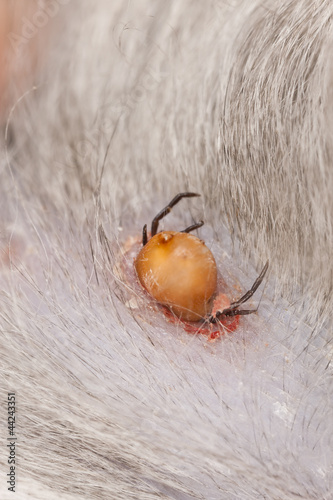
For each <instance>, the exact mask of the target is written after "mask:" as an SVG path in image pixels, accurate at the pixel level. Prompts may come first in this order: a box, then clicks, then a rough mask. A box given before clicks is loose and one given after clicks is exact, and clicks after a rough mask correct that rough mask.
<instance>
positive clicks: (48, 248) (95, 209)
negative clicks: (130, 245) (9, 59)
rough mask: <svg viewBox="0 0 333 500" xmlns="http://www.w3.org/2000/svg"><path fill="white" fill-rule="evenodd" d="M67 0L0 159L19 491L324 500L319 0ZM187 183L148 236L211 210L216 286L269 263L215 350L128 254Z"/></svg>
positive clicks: (1, 302) (6, 360) (244, 278)
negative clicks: (142, 283)
mask: <svg viewBox="0 0 333 500" xmlns="http://www.w3.org/2000/svg"><path fill="white" fill-rule="evenodd" d="M55 1H56V0H55ZM63 3H64V5H62V6H61V9H60V10H59V13H58V14H57V19H55V21H57V22H59V27H58V31H57V37H58V38H57V39H56V42H55V43H54V45H51V48H50V51H49V52H48V54H47V61H48V62H47V64H45V63H44V70H43V72H42V73H40V75H39V77H38V78H39V80H38V81H37V82H36V84H35V85H34V86H31V87H29V88H28V89H27V88H22V87H23V86H21V88H18V86H17V88H15V89H14V88H13V89H12V93H13V95H15V104H14V106H13V108H12V110H11V112H10V115H9V118H8V120H7V122H6V123H5V125H6V128H5V132H4V135H5V133H6V140H5V139H4V140H3V148H2V153H1V164H0V168H1V183H0V191H1V195H0V200H1V201H0V203H1V213H2V214H3V215H2V217H1V223H0V224H1V226H0V227H1V243H2V250H3V257H2V266H1V267H0V275H1V292H0V321H1V336H2V339H1V353H0V354H1V380H2V382H1V387H2V395H3V397H2V400H3V401H6V398H7V392H8V391H15V392H16V396H17V412H18V421H17V436H18V445H17V456H18V463H17V470H18V472H17V474H18V482H17V494H16V498H20V499H21V498H22V499H25V498H34V499H43V500H44V499H45V498H50V499H52V498H63V499H70V500H75V499H84V498H87V499H88V498H89V499H94V500H95V499H106V498H110V499H115V500H118V499H126V500H127V499H129V498H135V499H140V500H141V499H156V498H172V499H177V500H178V499H179V500H190V499H210V500H213V499H219V500H220V499H222V500H224V499H225V500H250V499H251V500H252V499H256V500H257V499H274V500H278V499H279V500H280V499H281V500H291V499H296V498H297V499H299V498H302V499H307V500H310V499H316V500H317V499H325V500H330V499H332V498H333V496H332V493H331V492H332V473H333V471H332V459H333V456H332V455H333V454H332V430H333V429H332V426H333V424H332V422H333V420H332V416H333V413H332V411H333V406H332V401H333V400H332V387H333V385H332V364H331V359H332V347H331V344H330V341H331V339H332V324H331V315H332V309H333V308H332V304H333V298H332V283H333V271H332V243H333V234H332V231H333V229H332V228H333V221H332V214H333V201H332V200H333V197H332V189H333V169H332V165H331V163H332V147H333V141H332V134H333V120H332V116H333V114H332V90H331V89H332V65H331V62H330V61H331V53H332V31H331V17H332V13H333V12H332V11H333V7H332V5H331V3H330V2H328V1H322V0H321V1H319V0H318V1H315V0H311V1H310V0H297V1H294V2H286V1H281V2H275V3H273V2H259V1H256V0H253V1H251V2H245V1H232V2H231V1H230V2H227V1H226V2H222V1H218V0H216V1H207V2H193V1H190V0H184V1H183V2H176V1H170V2H165V1H162V0H158V1H155V2H152V1H149V0H140V1H138V2H136V3H128V4H126V3H125V4H124V3H123V2H120V1H114V2H112V5H111V2H108V1H106V0H100V1H99V2H98V3H97V2H96V4H94V6H92V3H91V2H88V1H80V2H78V1H76V0H71V1H70V2H67V3H66V2H63ZM41 49H42V48H41ZM13 50H14V49H13ZM24 50H25V49H24ZM24 50H23V53H22V54H23V55H22V58H23V59H24ZM44 55H45V54H44ZM45 66H46V67H45ZM10 134H11V136H12V141H11V142H9V135H10ZM185 190H193V191H196V192H200V193H202V198H201V200H186V201H185V200H183V201H182V202H181V204H179V205H178V206H177V207H175V208H174V210H173V212H172V214H170V215H169V216H168V217H167V218H166V219H165V220H164V221H163V224H162V225H161V227H166V228H168V229H175V230H177V229H183V228H184V227H186V225H189V224H191V223H192V222H193V220H199V219H200V218H201V217H202V218H204V220H205V221H206V225H205V226H204V227H203V228H202V229H200V230H199V232H198V234H199V235H200V237H202V238H203V239H205V241H206V242H207V245H208V246H209V247H210V248H211V249H212V251H213V253H214V255H215V257H216V260H217V264H218V267H219V271H220V273H221V274H222V275H223V276H224V278H225V281H226V283H227V285H228V287H229V288H228V290H229V293H230V295H232V296H234V297H235V298H237V297H238V296H239V294H240V293H241V292H243V291H245V290H247V289H248V288H250V286H251V285H252V283H253V281H254V279H255V278H256V276H257V275H258V271H260V269H261V267H262V265H263V263H264V261H265V260H266V259H267V258H269V259H270V263H271V264H270V270H269V275H268V280H267V283H266V285H265V286H262V287H261V288H260V290H258V291H257V292H256V295H255V297H254V298H253V299H251V304H252V305H256V304H257V303H258V302H259V301H261V302H260V307H259V314H258V315H253V316H248V317H244V318H242V319H241V324H240V327H239V329H238V330H237V331H236V332H234V333H233V334H232V335H225V336H224V337H223V338H222V339H220V340H219V341H217V342H215V343H208V342H207V339H206V338H204V337H202V336H200V335H199V336H194V335H189V334H187V333H185V332H184V331H183V330H182V328H180V327H179V326H177V325H176V324H172V323H168V322H167V321H166V319H165V318H164V316H163V314H162V313H161V312H160V311H158V310H157V309H156V307H154V305H152V304H150V303H147V299H146V297H144V295H143V294H142V293H141V292H140V290H139V289H138V287H137V285H136V283H135V282H134V281H133V279H132V278H133V276H132V275H131V263H132V259H133V257H134V255H135V252H134V253H133V254H132V253H129V254H127V255H126V258H125V259H124V257H123V252H124V245H125V242H126V241H127V239H128V238H129V237H130V236H134V237H140V233H141V228H142V225H143V224H144V223H145V222H147V223H149V222H150V221H151V219H152V217H153V216H154V215H155V214H156V213H157V212H158V210H159V209H161V208H162V207H163V206H164V205H165V204H166V203H167V202H168V201H169V200H170V199H171V198H172V197H173V196H174V195H175V194H176V193H177V192H180V191H185ZM6 251H8V252H9V258H6V256H5V254H6ZM126 260H127V263H126ZM5 423H6V414H5V412H2V413H1V426H2V427H1V428H2V436H3V438H5V437H6V436H7V429H6V425H5ZM2 446H3V450H4V449H5V448H4V447H5V445H4V444H3V445H2ZM3 450H2V451H3ZM0 456H1V459H0V460H1V471H4V472H5V473H7V468H8V465H7V460H6V455H5V454H4V453H3V452H2V453H1V454H0ZM4 472H2V475H1V481H0V492H1V498H5V499H6V498H7V497H8V498H12V496H11V494H10V493H8V492H7V491H6V484H5V480H4V476H5V474H4Z"/></svg>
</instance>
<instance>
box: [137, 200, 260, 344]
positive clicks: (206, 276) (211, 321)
mask: <svg viewBox="0 0 333 500" xmlns="http://www.w3.org/2000/svg"><path fill="white" fill-rule="evenodd" d="M197 196H200V195H199V194H197V193H191V192H185V193H179V194H177V195H176V196H175V197H174V198H173V199H172V200H171V202H170V203H169V204H168V205H167V206H166V207H165V208H163V209H162V210H161V211H160V212H159V213H158V214H157V215H156V216H155V217H154V219H153V220H152V224H151V232H150V239H148V234H147V225H146V224H145V225H144V227H143V232H142V248H141V250H140V251H139V252H138V255H137V256H136V258H135V259H134V268H135V273H136V277H137V279H138V281H139V283H140V285H141V286H142V287H143V289H144V290H145V291H146V292H147V294H148V295H149V296H150V297H152V298H153V299H154V300H155V301H156V303H157V304H159V305H161V306H162V311H163V312H164V314H165V315H166V316H167V317H168V318H169V319H173V320H174V321H175V320H176V318H178V319H179V321H180V322H181V323H182V324H183V325H184V329H185V330H186V331H188V332H191V333H193V332H198V331H199V332H200V333H202V334H205V335H208V337H209V339H210V340H214V339H216V338H218V337H220V336H221V335H223V333H225V332H229V333H230V332H232V331H234V330H235V329H236V328H237V326H238V324H239V316H246V315H248V314H252V313H254V312H256V311H257V309H242V308H241V309H240V308H239V307H240V306H241V305H242V304H243V303H245V302H246V301H248V300H249V299H250V298H251V297H252V295H253V294H254V292H255V291H256V290H257V288H258V287H259V286H260V284H261V282H262V281H263V279H264V276H265V274H266V271H267V269H268V261H267V262H266V264H265V266H264V268H263V270H262V271H261V273H260V275H259V276H258V278H257V279H256V281H255V282H254V284H253V285H252V288H251V289H250V290H249V291H247V292H246V293H245V294H244V295H242V296H241V297H240V298H239V299H238V300H236V301H234V302H230V299H229V298H228V295H227V294H226V293H223V289H221V290H220V288H221V287H217V282H218V280H217V274H218V271H217V265H216V261H215V258H214V256H213V254H212V252H211V251H210V250H209V248H208V247H207V246H206V244H205V243H204V241H202V240H201V239H199V238H198V237H197V236H194V235H193V234H191V232H192V231H194V230H196V229H199V228H200V227H201V226H202V225H203V224H204V222H203V221H200V222H198V223H195V224H193V225H191V226H189V227H187V228H186V229H184V230H182V231H180V232H176V231H161V232H158V224H159V221H160V220H161V219H162V218H164V217H165V216H166V215H167V214H168V213H170V211H171V209H172V207H174V206H175V205H176V204H177V203H178V202H179V201H180V200H181V199H182V198H192V197H197Z"/></svg>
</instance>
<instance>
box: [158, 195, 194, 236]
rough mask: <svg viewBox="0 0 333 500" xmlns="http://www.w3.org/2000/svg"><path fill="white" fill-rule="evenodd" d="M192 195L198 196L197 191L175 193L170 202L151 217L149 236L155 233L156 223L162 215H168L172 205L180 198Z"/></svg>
mask: <svg viewBox="0 0 333 500" xmlns="http://www.w3.org/2000/svg"><path fill="white" fill-rule="evenodd" d="M193 196H200V194H198V193H187V192H186V193H179V194H177V195H176V196H175V197H174V198H173V199H172V200H171V201H170V203H169V204H168V205H167V206H166V207H165V208H163V209H162V210H161V211H160V212H159V213H158V214H157V215H155V217H154V218H153V221H152V223H151V236H152V237H153V236H155V234H156V233H157V229H158V223H159V221H160V220H161V219H163V217H165V216H166V215H168V213H170V212H171V209H172V207H174V206H175V205H176V204H177V203H178V202H179V201H180V200H181V199H182V198H192V197H193Z"/></svg>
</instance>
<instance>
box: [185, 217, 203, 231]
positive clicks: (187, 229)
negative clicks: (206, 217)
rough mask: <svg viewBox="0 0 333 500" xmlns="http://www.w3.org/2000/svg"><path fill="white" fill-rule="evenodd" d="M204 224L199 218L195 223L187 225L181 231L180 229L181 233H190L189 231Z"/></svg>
mask: <svg viewBox="0 0 333 500" xmlns="http://www.w3.org/2000/svg"><path fill="white" fill-rule="evenodd" d="M203 225H204V221H203V220H201V221H200V222H196V223H195V224H192V226H189V227H187V228H186V229H183V231H180V232H181V233H190V232H191V231H194V230H195V229H198V228H199V227H201V226H203Z"/></svg>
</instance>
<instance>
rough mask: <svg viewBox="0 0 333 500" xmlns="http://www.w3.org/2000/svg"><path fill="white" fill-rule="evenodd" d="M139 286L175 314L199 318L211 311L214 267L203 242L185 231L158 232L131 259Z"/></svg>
mask: <svg viewBox="0 0 333 500" xmlns="http://www.w3.org/2000/svg"><path fill="white" fill-rule="evenodd" d="M135 269H136V272H137V275H138V277H139V280H140V282H141V284H142V286H143V287H144V288H145V289H146V290H147V292H148V293H149V294H150V295H151V296H152V297H154V298H155V299H156V300H157V302H159V303H160V304H163V305H165V306H167V307H169V309H170V310H171V311H172V312H173V313H174V314H175V315H176V316H178V317H180V318H181V319H183V320H185V321H199V320H200V319H202V318H204V316H206V314H208V313H209V312H210V310H211V307H212V304H211V298H212V296H213V294H214V293H215V290H216V283H217V270H216V262H215V259H214V256H213V254H212V252H211V251H210V250H209V248H208V247H207V246H206V245H205V243H204V242H203V241H202V240H200V239H199V238H197V237H196V236H193V235H192V234H188V233H178V232H174V231H162V232H161V233H158V234H156V235H155V236H153V237H152V238H151V239H150V240H149V241H148V243H147V244H146V245H145V246H144V247H143V248H142V249H141V251H140V253H139V255H138V256H137V258H136V260H135Z"/></svg>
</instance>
